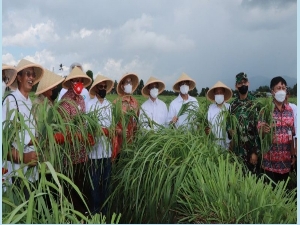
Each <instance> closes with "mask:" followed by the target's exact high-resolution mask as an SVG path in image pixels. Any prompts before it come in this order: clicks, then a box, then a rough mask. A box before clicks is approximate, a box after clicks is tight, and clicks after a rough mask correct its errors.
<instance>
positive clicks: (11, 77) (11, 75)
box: [2, 64, 17, 87]
mask: <svg viewBox="0 0 300 225" xmlns="http://www.w3.org/2000/svg"><path fill="white" fill-rule="evenodd" d="M2 71H4V74H5V76H6V77H7V78H8V82H7V83H6V87H9V86H11V85H12V83H13V82H14V81H15V79H16V77H17V69H16V68H15V67H14V66H9V65H3V64H2Z"/></svg>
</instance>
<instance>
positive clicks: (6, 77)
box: [2, 64, 17, 191]
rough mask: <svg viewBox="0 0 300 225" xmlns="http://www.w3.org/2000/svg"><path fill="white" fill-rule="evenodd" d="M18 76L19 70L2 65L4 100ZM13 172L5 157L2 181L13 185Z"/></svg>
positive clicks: (4, 188)
mask: <svg viewBox="0 0 300 225" xmlns="http://www.w3.org/2000/svg"><path fill="white" fill-rule="evenodd" d="M16 76H17V69H16V68H15V67H14V66H9V65H6V64H2V98H3V97H4V93H5V89H6V88H7V87H9V86H10V85H11V84H12V83H13V82H14V80H15V79H16ZM2 116H3V115H2ZM4 120H5V118H3V117H2V122H3V121H4ZM2 148H3V147H2ZM9 164H10V163H9ZM8 167H9V168H8ZM11 171H12V168H11V164H10V165H7V160H6V159H5V157H4V158H3V159H2V180H7V179H8V182H9V183H11V178H8V175H9V174H10V173H11ZM2 183H3V182H2ZM2 187H3V190H4V191H5V190H6V187H5V186H2Z"/></svg>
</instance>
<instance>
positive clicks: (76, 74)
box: [62, 66, 92, 89]
mask: <svg viewBox="0 0 300 225" xmlns="http://www.w3.org/2000/svg"><path fill="white" fill-rule="evenodd" d="M74 78H83V86H84V87H87V86H89V85H90V84H91V83H92V79H91V78H90V77H89V76H88V75H86V74H85V73H84V72H83V71H82V70H81V69H80V68H79V67H77V66H75V67H74V69H72V71H71V73H70V74H69V75H68V76H67V77H66V79H65V80H64V82H63V83H62V86H63V88H65V89H69V88H70V87H71V81H70V80H71V79H74Z"/></svg>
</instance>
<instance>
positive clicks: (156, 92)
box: [150, 88, 158, 98]
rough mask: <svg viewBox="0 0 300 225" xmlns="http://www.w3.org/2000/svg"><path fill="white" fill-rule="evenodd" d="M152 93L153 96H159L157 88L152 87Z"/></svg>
mask: <svg viewBox="0 0 300 225" xmlns="http://www.w3.org/2000/svg"><path fill="white" fill-rule="evenodd" d="M150 95H151V97H152V98H157V95H158V89H157V88H152V89H151V90H150Z"/></svg>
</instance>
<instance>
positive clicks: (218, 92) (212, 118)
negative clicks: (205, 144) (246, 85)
mask: <svg viewBox="0 0 300 225" xmlns="http://www.w3.org/2000/svg"><path fill="white" fill-rule="evenodd" d="M206 97H207V98H208V99H209V100H210V101H211V102H214V103H212V104H211V105H210V106H209V107H208V111H207V119H208V122H209V124H210V125H211V127H206V128H205V133H206V134H209V132H210V131H211V129H212V132H213V134H214V136H215V137H216V138H217V140H216V143H217V144H218V145H220V146H221V147H223V148H224V149H228V148H229V143H230V140H229V138H228V136H227V132H226V130H225V129H226V127H224V129H223V128H222V127H221V126H222V125H221V124H222V121H223V117H222V116H221V112H222V111H224V110H229V106H230V105H229V104H228V103H227V101H228V100H229V99H231V97H232V91H231V89H230V88H229V87H227V86H226V85H225V84H223V83H222V82H221V81H218V82H217V83H216V84H215V85H214V86H213V87H211V88H210V89H209V90H208V92H207V96H206Z"/></svg>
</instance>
